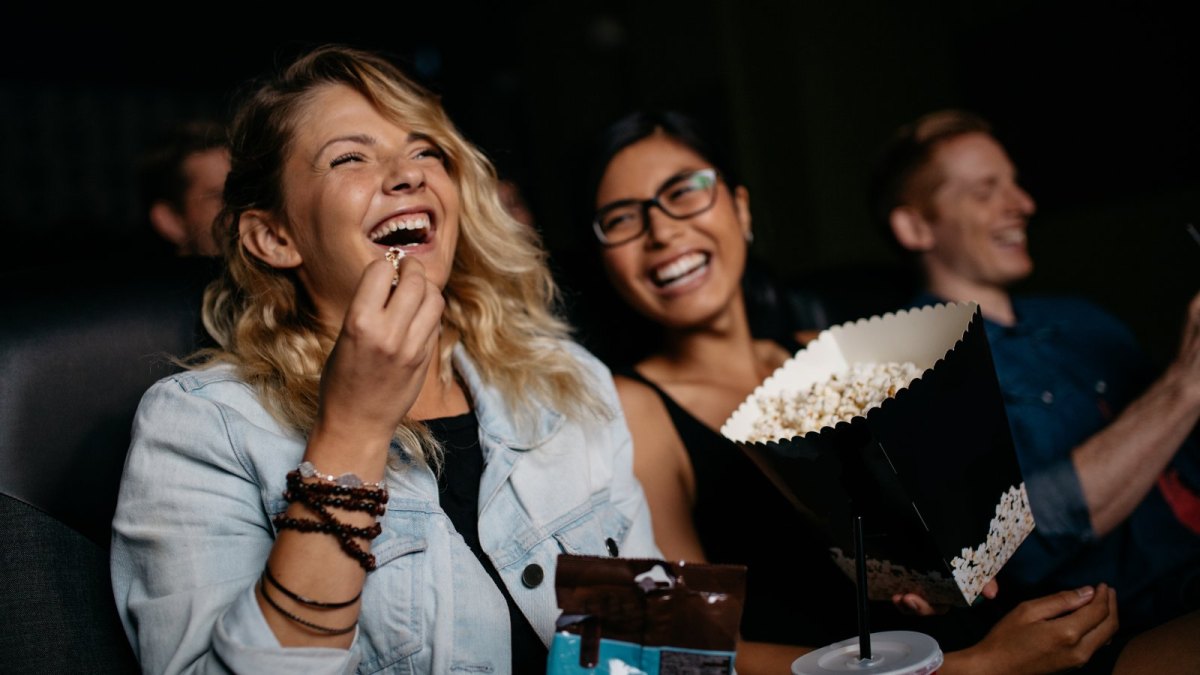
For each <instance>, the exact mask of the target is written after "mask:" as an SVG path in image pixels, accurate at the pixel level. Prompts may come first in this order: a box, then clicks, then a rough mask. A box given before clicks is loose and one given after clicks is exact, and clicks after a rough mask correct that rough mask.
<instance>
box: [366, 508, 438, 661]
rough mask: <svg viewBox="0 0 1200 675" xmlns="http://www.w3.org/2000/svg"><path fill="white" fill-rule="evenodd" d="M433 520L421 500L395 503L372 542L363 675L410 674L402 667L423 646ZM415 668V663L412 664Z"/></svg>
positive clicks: (368, 577) (367, 587)
mask: <svg viewBox="0 0 1200 675" xmlns="http://www.w3.org/2000/svg"><path fill="white" fill-rule="evenodd" d="M431 517H432V515H431V513H430V511H429V505H428V504H427V503H425V502H422V501H416V500H408V499H392V500H390V501H389V502H388V510H387V514H386V515H385V516H384V518H383V521H382V524H383V532H382V533H380V535H379V536H378V537H376V539H375V541H373V542H371V552H372V553H374V554H375V566H376V567H375V571H374V572H371V573H370V574H368V575H367V583H366V585H365V586H364V587H363V601H362V602H363V605H362V617H363V623H362V624H361V625H360V627H359V634H358V647H359V649H360V650H361V653H362V660H361V661H360V662H359V665H358V672H360V673H374V672H377V671H380V670H385V669H386V670H388V671H389V672H407V671H408V669H407V668H405V667H403V666H402V665H401V662H402V661H404V660H405V659H411V658H412V657H413V655H415V654H416V653H417V652H419V651H420V650H421V648H422V646H423V645H424V644H425V608H426V606H427V605H428V603H429V602H430V598H429V597H428V595H429V584H427V583H426V578H425V574H426V568H427V567H428V566H429V565H430V564H431V562H432V561H430V560H429V559H428V553H427V548H428V531H429V521H430V518H431ZM410 666H411V664H410Z"/></svg>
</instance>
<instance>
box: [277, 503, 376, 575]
mask: <svg viewBox="0 0 1200 675" xmlns="http://www.w3.org/2000/svg"><path fill="white" fill-rule="evenodd" d="M273 522H274V523H275V527H276V529H280V530H296V531H298V532H320V533H322V534H331V535H333V536H334V537H335V538H336V539H337V540H338V544H339V545H341V547H342V551H344V552H345V553H346V555H348V556H350V557H351V558H354V559H355V560H356V561H358V564H359V566H360V567H362V568H363V569H364V570H366V571H368V572H374V571H375V555H374V554H373V553H370V552H368V551H364V550H363V549H362V547H361V546H359V545H358V544H357V543H356V542H355V541H354V539H353V537H364V538H366V539H374V538H375V537H377V536H379V533H380V532H382V531H383V528H382V527H381V526H380V525H379V523H375V524H374V525H372V526H371V527H368V528H362V527H354V526H352V525H345V524H343V523H340V522H338V521H336V520H334V521H332V522H330V521H320V520H308V519H304V518H290V517H288V516H286V515H284V514H282V513H281V514H279V515H278V516H275V518H274V520H273Z"/></svg>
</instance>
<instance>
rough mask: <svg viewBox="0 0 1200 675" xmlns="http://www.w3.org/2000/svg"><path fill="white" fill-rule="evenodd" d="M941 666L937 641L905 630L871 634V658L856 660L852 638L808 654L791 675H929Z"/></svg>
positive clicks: (798, 661)
mask: <svg viewBox="0 0 1200 675" xmlns="http://www.w3.org/2000/svg"><path fill="white" fill-rule="evenodd" d="M941 666H942V649H941V647H939V646H938V643H937V640H934V639H933V638H931V637H929V636H928V635H925V634H924V633H915V632H913V631H907V630H893V631H884V632H881V633H872V634H871V658H870V659H867V660H863V659H860V658H859V657H858V638H857V637H852V638H849V639H846V640H842V641H841V642H835V643H833V644H831V645H829V646H826V647H822V648H820V649H818V650H816V651H812V652H809V653H808V654H805V655H804V656H801V657H800V658H798V659H796V660H795V661H794V662H793V663H792V675H825V674H826V673H859V674H861V675H868V674H869V675H929V674H930V673H936V672H937V669H938V668H940V667H941Z"/></svg>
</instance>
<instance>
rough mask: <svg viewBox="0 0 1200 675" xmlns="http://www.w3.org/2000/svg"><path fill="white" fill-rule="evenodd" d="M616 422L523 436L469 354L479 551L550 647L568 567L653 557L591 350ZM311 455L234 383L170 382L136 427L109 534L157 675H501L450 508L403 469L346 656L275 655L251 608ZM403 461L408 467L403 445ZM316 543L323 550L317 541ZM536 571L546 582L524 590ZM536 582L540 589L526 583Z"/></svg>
mask: <svg viewBox="0 0 1200 675" xmlns="http://www.w3.org/2000/svg"><path fill="white" fill-rule="evenodd" d="M563 349H567V350H570V351H571V352H572V353H573V354H574V355H575V356H577V357H578V359H579V360H580V361H581V362H582V363H583V364H584V365H585V366H586V368H587V371H588V372H589V373H590V374H591V376H592V377H593V378H594V379H595V380H596V385H595V386H597V387H598V388H599V391H600V392H601V393H602V398H603V400H604V401H605V403H607V404H608V405H609V406H610V407H611V409H612V410H613V415H612V418H611V419H609V420H603V421H597V422H595V423H594V424H592V425H588V426H581V425H578V424H575V423H573V422H570V421H568V420H567V419H566V418H565V417H564V416H562V415H561V414H559V413H557V412H555V411H554V410H551V409H549V408H541V409H539V410H538V411H537V415H536V419H534V420H533V423H532V424H528V425H525V426H522V427H518V425H516V424H515V423H514V422H513V417H512V416H511V415H510V414H509V411H508V409H507V407H506V405H505V402H504V400H503V398H502V397H501V395H500V393H499V392H498V391H497V390H495V389H493V388H491V387H489V386H488V385H487V384H486V383H484V382H483V381H482V380H481V379H480V376H479V373H478V371H477V370H476V368H475V366H474V364H473V363H472V362H471V361H470V359H469V358H467V356H466V354H465V352H464V351H463V350H462V349H461V347H460V348H459V349H458V350H456V352H455V369H456V371H457V372H458V374H459V375H460V376H461V377H462V379H463V381H464V382H465V384H466V386H467V388H468V389H469V390H470V393H471V398H472V400H473V401H474V404H475V412H476V415H477V417H478V419H479V427H480V434H479V435H480V444H481V446H482V448H483V453H484V459H485V462H486V466H485V469H484V473H483V478H482V481H481V485H480V493H479V494H480V498H479V503H480V511H479V536H480V541H481V544H482V548H483V550H484V551H485V552H486V553H487V555H488V556H489V557H490V558H491V560H492V562H493V563H494V564H495V566H496V569H497V570H499V572H500V576H501V577H502V578H503V580H504V583H505V585H506V586H507V587H508V590H509V592H510V593H511V594H512V597H513V600H514V601H515V602H516V603H517V605H518V606H519V607H520V608H521V610H522V611H523V612H524V613H525V616H527V617H528V618H529V621H530V623H531V624H532V625H533V628H534V629H535V630H536V631H537V633H538V635H539V636H540V637H541V638H542V640H543V641H545V642H547V643H549V641H550V639H551V638H552V636H553V630H554V620H555V618H556V617H557V615H558V610H557V603H556V601H555V597H554V569H555V561H556V557H557V556H558V554H559V553H563V552H567V553H579V554H590V555H608V546H607V545H606V540H607V539H610V538H611V539H612V540H613V541H614V542H616V543H617V545H618V547H619V550H620V555H622V556H627V557H659V552H658V550H657V549H656V548H655V545H654V541H653V535H652V533H651V529H650V515H649V510H648V508H647V506H646V501H645V497H644V496H643V494H642V490H641V487H640V486H639V485H638V483H637V481H636V480H635V479H634V477H633V469H632V461H633V460H632V443H631V441H630V437H629V432H628V430H627V428H626V426H625V421H624V418H623V417H622V416H621V414H620V407H619V403H618V401H617V397H616V392H615V390H614V389H613V386H612V380H611V378H610V376H609V374H608V371H607V370H606V369H605V368H604V366H603V365H601V364H600V363H599V362H598V361H597V360H595V359H594V358H593V357H592V356H591V355H589V354H587V353H586V352H585V351H583V349H582V348H580V347H577V346H575V345H571V344H565V343H564V345H563ZM304 448H305V439H304V438H302V437H300V436H298V435H297V434H295V433H292V432H289V431H287V430H285V429H283V428H282V427H281V426H280V425H279V424H278V423H277V422H276V421H275V419H274V418H272V417H271V415H270V414H269V413H268V412H267V411H266V409H264V407H263V406H262V404H261V403H260V402H259V399H258V397H257V396H256V395H255V394H254V392H253V391H252V390H251V389H250V387H248V386H247V385H246V384H245V383H243V382H242V381H241V380H239V379H238V378H237V376H236V375H235V374H234V372H233V370H232V368H230V367H228V366H218V367H214V368H210V369H206V370H199V371H192V372H186V373H182V374H179V375H175V376H173V377H169V378H166V379H164V380H162V381H160V382H158V383H157V384H155V385H154V386H153V387H151V388H150V390H149V391H148V392H147V393H146V395H145V396H144V397H143V399H142V402H141V405H140V407H139V408H138V413H137V417H136V419H135V421H134V429H133V443H132V445H131V447H130V451H129V457H128V459H127V460H126V465H125V476H124V479H123V480H122V483H121V495H120V501H119V503H118V505H117V512H116V517H115V518H114V521H113V546H112V576H113V589H114V593H115V595H116V601H117V608H118V610H119V611H120V614H121V620H122V622H123V623H124V626H125V632H126V634H127V635H128V636H129V639H130V641H131V642H132V644H133V647H134V651H135V652H136V653H137V655H138V658H139V659H140V661H141V664H142V669H143V670H144V671H145V672H151V673H177V672H229V671H233V672H247V673H288V674H289V675H295V674H297V673H347V672H354V671H357V672H362V673H373V672H388V673H413V672H415V673H456V672H457V673H505V672H508V671H509V669H510V661H511V657H510V644H509V619H508V612H507V606H506V604H505V600H504V597H503V596H502V595H501V593H500V591H499V590H498V589H497V588H496V585H495V584H494V583H493V581H492V580H491V578H490V577H489V576H488V574H487V573H486V572H485V571H484V570H483V568H482V566H480V565H479V563H478V561H477V560H476V559H475V556H474V555H473V554H472V553H471V551H470V549H469V548H468V547H467V546H466V544H465V543H464V542H463V540H462V538H461V537H460V536H459V535H458V534H457V533H456V532H455V531H454V528H453V526H452V525H451V524H450V519H449V518H448V517H447V516H446V514H445V513H444V512H443V511H442V509H441V508H440V507H439V506H438V488H437V480H436V478H435V476H434V474H433V473H432V472H431V471H430V470H429V468H427V467H426V466H425V465H423V464H418V463H414V462H412V461H411V459H408V461H407V462H403V461H401V462H392V464H393V465H396V466H398V467H399V469H389V472H388V477H387V480H388V489H389V499H388V510H387V514H386V515H385V516H384V517H383V520H382V523H383V533H382V534H381V535H380V536H379V538H377V539H376V540H375V541H374V542H373V544H372V547H371V548H372V551H373V552H374V553H375V556H376V559H377V563H378V569H377V570H376V571H374V572H372V573H371V574H369V575H368V576H367V582H366V586H365V587H364V589H363V606H362V613H361V618H360V622H359V628H358V631H357V633H356V636H355V639H354V644H353V645H352V647H351V648H350V649H349V650H340V649H325V648H290V649H284V648H282V647H280V646H279V643H278V641H277V640H276V639H275V636H274V634H273V633H272V632H271V630H270V629H269V628H268V627H267V624H266V621H265V619H264V618H263V614H262V612H261V610H260V609H259V606H258V603H257V602H256V600H255V598H254V585H255V582H256V581H257V580H258V578H259V575H260V574H261V572H262V569H263V565H264V563H265V561H266V559H267V555H268V553H269V552H270V550H271V545H272V543H273V541H274V537H275V530H274V528H273V526H272V525H271V516H273V515H275V514H277V513H280V512H282V511H283V510H284V509H285V508H286V506H287V504H286V502H284V500H283V497H282V495H283V490H284V483H285V475H286V474H287V472H288V471H290V470H292V469H293V468H295V467H296V465H297V464H298V463H299V462H300V461H301V457H302V455H303V453H304ZM392 451H393V452H394V453H397V454H398V456H399V457H400V458H401V459H407V455H405V454H404V453H403V452H401V451H399V450H398V449H397V448H396V447H395V446H393V450H392ZM313 536H318V535H313ZM531 565H538V566H540V567H541V569H542V570H543V571H544V580H542V581H541V582H540V583H538V584H536V585H534V586H533V588H529V587H528V586H527V585H526V584H525V583H523V582H522V573H523V572H524V570H526V568H528V567H529V566H531ZM533 577H534V575H528V576H527V578H528V579H530V580H531V581H532V580H533Z"/></svg>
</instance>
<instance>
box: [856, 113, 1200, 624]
mask: <svg viewBox="0 0 1200 675" xmlns="http://www.w3.org/2000/svg"><path fill="white" fill-rule="evenodd" d="M873 192H874V199H873V201H874V207H875V209H876V215H877V217H878V219H879V220H880V222H881V223H883V224H885V225H886V227H887V229H888V232H889V234H890V235H891V237H892V238H893V239H894V241H895V243H897V244H898V245H899V246H900V247H901V248H902V249H904V250H905V251H907V252H909V254H910V255H911V256H913V257H915V258H916V260H917V262H918V263H919V265H920V267H921V270H922V272H923V273H924V276H925V281H926V289H927V292H926V293H925V294H924V295H923V296H921V297H920V298H919V300H918V302H917V303H916V304H918V305H926V304H931V303H934V302H941V301H974V302H977V303H979V306H980V309H981V311H982V313H983V316H984V319H985V326H986V329H987V335H988V342H989V344H990V346H991V350H992V357H993V360H994V361H995V366H996V371H997V376H998V379H999V382H1000V387H1001V390H1002V393H1003V395H1004V400H1005V408H1006V412H1007V413H1008V418H1009V424H1010V426H1011V429H1012V434H1013V441H1014V444H1015V446H1016V451H1017V456H1018V460H1019V462H1020V464H1021V469H1022V473H1023V474H1024V478H1025V483H1026V488H1027V490H1028V493H1029V500H1030V504H1031V507H1032V509H1033V514H1034V519H1035V521H1036V522H1037V528H1036V530H1035V531H1034V533H1033V534H1032V535H1031V536H1030V537H1029V539H1027V540H1026V542H1025V543H1024V544H1023V545H1022V546H1021V548H1020V549H1019V550H1018V552H1017V554H1016V556H1014V558H1013V559H1012V560H1011V561H1010V563H1009V564H1008V566H1007V567H1006V568H1005V572H1004V574H1005V578H1008V579H1012V580H1015V582H1016V583H1017V585H1020V586H1027V587H1030V588H1034V589H1037V590H1038V591H1039V592H1044V591H1047V590H1049V589H1051V588H1052V589H1055V590H1057V589H1062V588H1074V587H1076V586H1078V585H1081V584H1083V583H1089V584H1094V583H1098V582H1101V581H1104V582H1108V583H1109V584H1111V585H1113V586H1114V587H1115V588H1116V589H1117V592H1118V594H1119V595H1120V598H1121V622H1122V624H1123V626H1127V627H1129V628H1133V629H1137V628H1140V627H1145V626H1148V625H1151V624H1154V623H1158V622H1161V621H1162V620H1165V619H1167V618H1170V617H1171V616H1175V615H1177V614H1180V613H1182V612H1184V611H1187V610H1189V609H1195V608H1196V607H1198V606H1200V497H1198V496H1197V490H1196V489H1197V487H1198V486H1200V468H1198V467H1200V461H1198V456H1200V453H1198V452H1197V443H1195V442H1194V439H1193V440H1191V441H1189V435H1190V434H1192V433H1193V431H1194V429H1195V428H1196V422H1197V419H1198V418H1200V296H1197V298H1196V299H1195V300H1194V301H1193V302H1192V303H1191V306H1190V308H1189V312H1188V316H1187V320H1186V324H1185V328H1184V338H1183V343H1182V345H1181V347H1180V351H1179V354H1178V356H1177V358H1176V359H1175V361H1174V362H1172V363H1171V364H1170V366H1169V367H1168V368H1167V370H1166V371H1165V373H1164V374H1163V375H1162V376H1161V377H1159V378H1158V379H1157V380H1152V378H1151V377H1150V374H1149V368H1148V364H1147V362H1146V360H1145V358H1144V357H1143V355H1142V353H1141V351H1140V350H1139V348H1138V347H1137V345H1136V344H1135V342H1134V339H1133V336H1132V334H1131V333H1130V331H1129V329H1128V328H1127V327H1126V326H1125V325H1124V324H1122V323H1121V322H1120V321H1118V320H1117V319H1115V318H1114V317H1112V316H1111V315H1109V314H1107V313H1106V312H1104V311H1103V310H1101V309H1099V308H1098V307H1096V306H1094V305H1092V304H1090V303H1087V302H1085V301H1082V300H1079V299H1075V298H1023V297H1014V296H1013V295H1012V294H1011V293H1010V292H1009V288H1010V286H1012V285H1013V284H1014V283H1016V282H1018V281H1021V280H1023V279H1025V278H1026V277H1028V276H1029V275H1030V274H1031V273H1032V271H1033V260H1032V258H1031V257H1030V255H1029V250H1028V247H1027V228H1028V224H1029V223H1028V221H1029V218H1030V217H1031V216H1032V215H1033V213H1034V211H1035V209H1036V205H1035V203H1034V201H1033V198H1032V197H1030V195H1029V194H1028V193H1026V192H1025V190H1023V189H1022V188H1021V186H1020V184H1019V183H1018V181H1017V172H1016V168H1015V167H1014V166H1013V163H1012V161H1011V160H1010V159H1009V157H1008V154H1007V153H1006V152H1005V150H1004V148H1003V147H1002V146H1001V145H1000V143H999V142H997V140H996V139H995V137H993V136H992V133H991V129H990V126H989V125H988V124H987V123H986V122H985V121H984V120H982V119H980V118H978V117H976V116H974V115H971V114H968V113H963V112H960V111H941V112H936V113H932V114H929V115H926V116H924V117H922V118H920V119H919V120H917V121H916V122H915V123H913V124H911V125H908V126H905V127H904V128H902V129H901V130H900V131H899V133H898V134H897V135H896V137H895V138H894V139H893V141H892V142H891V143H890V144H889V146H888V147H887V149H886V151H885V152H884V154H883V156H882V157H881V160H880V162H879V165H878V167H877V172H876V175H875V180H874V190H873ZM1004 585H1005V584H1004V583H1002V584H1001V587H1002V588H1003V587H1004Z"/></svg>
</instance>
